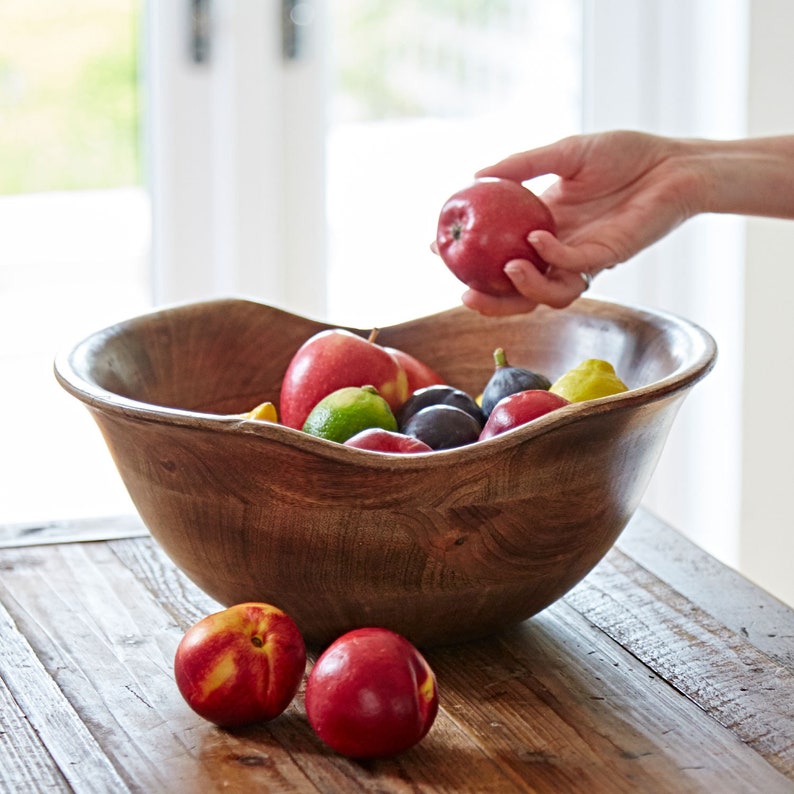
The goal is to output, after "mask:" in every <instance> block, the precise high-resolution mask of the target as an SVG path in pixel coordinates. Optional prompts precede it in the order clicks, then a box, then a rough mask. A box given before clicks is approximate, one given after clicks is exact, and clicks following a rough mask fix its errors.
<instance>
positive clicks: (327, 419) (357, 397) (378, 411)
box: [303, 386, 397, 444]
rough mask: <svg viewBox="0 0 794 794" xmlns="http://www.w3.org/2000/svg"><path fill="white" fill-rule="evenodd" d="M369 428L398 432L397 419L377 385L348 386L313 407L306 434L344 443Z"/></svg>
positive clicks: (332, 393) (307, 419) (305, 425)
mask: <svg viewBox="0 0 794 794" xmlns="http://www.w3.org/2000/svg"><path fill="white" fill-rule="evenodd" d="M370 427H380V428H382V429H383V430H391V431H396V430H397V420H396V419H395V418H394V414H393V413H392V410H391V408H389V404H388V403H387V402H386V400H384V399H383V397H381V396H380V395H379V394H378V390H377V389H376V388H375V387H374V386H361V387H359V386H346V387H345V388H343V389H337V391H334V392H331V394H329V395H328V396H327V397H323V399H322V400H320V402H318V403H317V405H315V406H314V408H312V410H311V412H310V413H309V415H308V417H307V418H306V422H305V423H304V425H303V432H304V433H309V434H310V435H312V436H318V437H319V438H326V439H328V440H329V441H337V442H338V443H340V444H343V443H344V442H345V441H347V439H349V438H352V437H353V436H354V435H356V433H360V432H361V431H362V430H367V429H368V428H370Z"/></svg>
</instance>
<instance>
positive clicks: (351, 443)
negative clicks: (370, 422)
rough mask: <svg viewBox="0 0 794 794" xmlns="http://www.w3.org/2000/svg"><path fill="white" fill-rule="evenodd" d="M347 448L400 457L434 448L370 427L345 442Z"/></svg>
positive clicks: (411, 438)
mask: <svg viewBox="0 0 794 794" xmlns="http://www.w3.org/2000/svg"><path fill="white" fill-rule="evenodd" d="M344 444H345V446H346V447H355V448H356V449H367V450H369V451H370V452H393V453H396V454H398V455H412V454H414V453H416V452H432V451H433V448H432V447H429V446H428V445H427V444H425V442H424V441H420V440H419V439H418V438H413V437H412V436H406V435H404V434H403V433H395V432H393V431H391V430H383V429H381V428H380V427H370V428H368V429H367V430H362V431H361V432H360V433H356V435H354V436H353V437H352V438H348V440H347V441H345V442H344Z"/></svg>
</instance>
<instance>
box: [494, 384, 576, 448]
mask: <svg viewBox="0 0 794 794" xmlns="http://www.w3.org/2000/svg"><path fill="white" fill-rule="evenodd" d="M564 405H569V402H568V400H566V399H565V397H560V395H559V394H554V393H553V392H550V391H546V389H528V390H527V391H520V392H516V393H515V394H511V395H509V396H508V397H502V399H501V400H499V402H498V403H496V405H495V406H494V408H493V410H492V411H491V413H490V415H489V416H488V421H487V422H486V423H485V427H483V429H482V432H481V433H480V439H479V440H480V441H485V439H486V438H493V436H498V435H499V434H500V433H504V432H505V431H507V430H512V429H513V428H514V427H519V426H520V425H525V424H526V423H527V422H531V421H532V420H533V419H537V418H538V417H540V416H543V415H544V414H547V413H549V412H550V411H555V410H556V409H557V408H562V407H563V406H564Z"/></svg>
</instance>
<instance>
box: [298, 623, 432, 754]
mask: <svg viewBox="0 0 794 794" xmlns="http://www.w3.org/2000/svg"><path fill="white" fill-rule="evenodd" d="M305 705H306V716H307V717H308V719H309V723H310V725H311V726H312V728H313V729H314V731H315V732H316V733H317V735H318V736H319V737H320V738H321V739H322V740H323V741H324V742H325V743H326V744H327V745H328V746H329V747H331V748H332V749H333V750H336V752H338V753H341V754H342V755H346V756H349V757H351V758H388V757H391V756H394V755H397V754H398V753H401V752H402V751H403V750H407V749H408V748H409V747H412V746H413V745H415V744H416V743H417V742H419V741H420V740H421V739H422V738H424V736H425V734H426V733H427V732H428V731H429V730H430V727H431V725H432V724H433V721H434V720H435V718H436V713H437V712H438V690H437V687H436V677H435V675H434V673H433V671H432V670H431V669H430V666H429V665H428V663H427V662H426V661H425V659H424V657H423V656H422V655H421V654H420V653H419V651H418V650H417V649H416V648H415V647H414V646H413V645H412V644H411V643H410V642H408V640H406V639H405V638H404V637H401V636H400V635H399V634H395V633H394V632H393V631H388V630H387V629H381V628H363V629H355V630H353V631H350V632H348V633H347V634H343V635H342V636H341V637H339V639H337V640H336V641H335V642H333V643H332V644H331V645H329V646H328V648H327V649H326V650H325V651H324V652H323V653H322V654H321V656H320V658H319V659H318V660H317V662H316V663H315V665H314V667H313V668H312V670H311V672H310V673H309V678H308V681H307V683H306V695H305Z"/></svg>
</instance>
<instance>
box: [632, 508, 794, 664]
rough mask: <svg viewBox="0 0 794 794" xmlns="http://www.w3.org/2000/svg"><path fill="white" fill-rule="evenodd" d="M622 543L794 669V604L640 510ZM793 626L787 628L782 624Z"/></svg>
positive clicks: (650, 568) (680, 589) (642, 562)
mask: <svg viewBox="0 0 794 794" xmlns="http://www.w3.org/2000/svg"><path fill="white" fill-rule="evenodd" d="M617 547H618V548H619V549H620V550H622V551H623V552H624V553H625V554H627V555H628V556H630V557H632V558H633V559H635V560H636V561H637V562H638V563H639V564H640V565H642V566H643V568H646V569H647V570H648V571H650V572H651V573H652V574H654V575H655V576H657V577H658V578H659V579H661V580H662V581H664V582H667V584H669V585H670V586H671V587H673V588H674V589H675V590H677V591H678V592H679V593H681V594H682V595H684V596H686V598H687V599H689V600H690V601H691V602H692V603H694V604H697V606H699V607H700V608H701V609H703V610H705V611H706V612H708V613H709V614H710V615H713V616H714V617H715V618H716V619H717V620H719V621H720V622H721V623H722V624H723V625H725V626H727V627H728V628H729V629H732V630H733V631H735V632H736V633H737V634H740V635H742V636H743V637H744V638H745V639H746V640H747V641H748V642H750V643H752V644H753V645H755V646H756V648H758V649H759V650H761V651H763V652H764V653H766V654H768V655H769V656H770V657H771V658H773V659H775V660H776V661H777V662H779V663H780V664H783V665H785V666H786V667H788V669H789V670H794V609H792V608H791V607H790V606H788V605H786V604H784V603H783V602H782V601H780V600H779V599H777V598H775V597H774V596H773V595H771V594H770V593H767V592H766V591H765V590H762V589H761V588H760V587H758V586H757V585H755V584H753V583H752V582H751V581H749V580H748V579H746V578H745V577H744V576H742V575H741V574H740V573H738V572H737V571H734V570H733V569H731V568H729V567H728V566H726V565H723V564H722V563H721V562H719V560H717V559H715V558H714V557H712V556H711V555H710V554H707V553H706V552H705V551H703V549H701V548H699V547H698V546H697V545H695V544H694V543H693V542H692V541H690V540H688V539H687V538H685V537H684V536H683V535H682V534H681V533H680V532H677V531H676V530H675V529H673V528H672V527H669V526H667V525H666V524H664V523H663V522H662V521H660V520H659V519H657V518H656V517H655V516H653V515H652V514H651V513H649V512H647V511H645V510H639V511H637V513H636V514H635V516H634V518H632V520H631V522H630V523H629V525H628V527H627V528H626V530H625V531H624V532H623V534H622V535H621V536H620V539H619V540H618V543H617ZM783 627H788V629H785V628H784V630H782V631H781V628H783Z"/></svg>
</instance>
